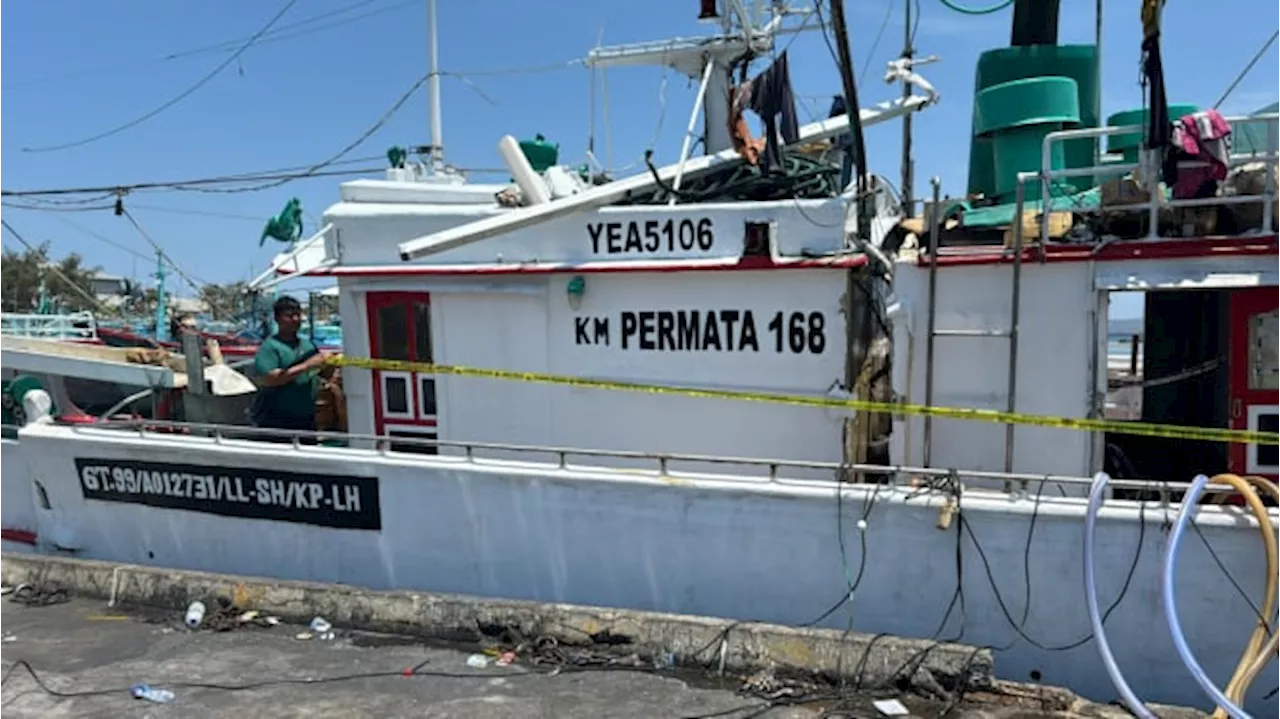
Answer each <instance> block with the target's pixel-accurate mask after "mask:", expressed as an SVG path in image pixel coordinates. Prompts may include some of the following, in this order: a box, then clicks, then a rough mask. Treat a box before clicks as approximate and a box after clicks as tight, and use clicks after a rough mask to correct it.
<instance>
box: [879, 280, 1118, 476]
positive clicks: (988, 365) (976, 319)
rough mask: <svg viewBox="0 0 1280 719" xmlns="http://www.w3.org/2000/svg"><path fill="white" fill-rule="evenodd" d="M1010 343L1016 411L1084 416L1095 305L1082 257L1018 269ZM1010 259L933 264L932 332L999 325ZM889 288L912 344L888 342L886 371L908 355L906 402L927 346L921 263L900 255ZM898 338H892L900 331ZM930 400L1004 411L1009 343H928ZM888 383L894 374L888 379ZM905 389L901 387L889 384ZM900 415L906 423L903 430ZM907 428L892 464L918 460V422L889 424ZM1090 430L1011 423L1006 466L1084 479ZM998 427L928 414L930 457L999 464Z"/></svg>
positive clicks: (949, 462)
mask: <svg viewBox="0 0 1280 719" xmlns="http://www.w3.org/2000/svg"><path fill="white" fill-rule="evenodd" d="M1022 272H1023V275H1022V298H1021V319H1020V323H1019V324H1020V328H1019V332H1020V336H1019V340H1018V380H1017V411H1018V412H1025V413H1028V414H1042V415H1053V416H1058V417H1087V416H1088V415H1089V403H1090V398H1091V395H1092V393H1093V390H1094V378H1093V376H1092V374H1093V373H1092V371H1091V369H1090V364H1091V361H1092V360H1091V358H1090V354H1091V353H1093V352H1096V351H1097V345H1096V344H1095V340H1094V337H1093V332H1092V329H1091V325H1090V323H1091V322H1092V317H1093V310H1094V308H1095V307H1097V298H1096V293H1095V290H1094V288H1093V285H1092V282H1091V268H1090V266H1089V264H1088V263H1082V262H1063V263H1054V264H1045V265H1041V264H1038V263H1035V262H1028V263H1025V264H1024V265H1023V268H1022ZM1012 287H1013V285H1012V267H1011V266H1010V265H976V266H974V265H970V266H949V267H948V266H942V267H939V268H938V287H937V292H938V294H937V298H938V301H937V319H936V327H937V329H938V330H948V329H964V330H975V329H1000V330H1004V329H1008V327H1009V324H1010V320H1011V318H1010V308H1011V307H1012V302H1011V300H1012V297H1011V292H1012ZM894 290H895V295H896V296H897V297H898V298H902V299H904V300H905V302H906V304H907V305H908V306H907V308H906V311H907V312H909V313H910V315H911V322H912V326H913V327H914V329H915V330H916V333H917V341H916V342H914V343H913V344H912V345H910V346H906V345H903V344H902V343H901V342H899V343H898V344H897V346H896V347H895V349H894V365H895V372H896V371H898V367H899V365H901V366H903V367H904V368H905V365H906V363H907V362H908V361H910V362H911V364H912V367H911V387H910V396H909V398H908V400H907V401H908V402H911V403H919V404H923V403H924V401H925V377H926V363H927V343H928V337H927V333H928V320H929V318H928V309H929V294H928V292H929V269H928V267H927V266H925V267H917V266H916V265H915V263H914V262H900V263H899V264H898V267H897V270H896V274H895V288H894ZM899 339H901V337H899ZM934 343H935V350H934V370H933V371H934V397H933V404H934V405H937V406H945V407H966V408H977V409H992V410H1001V411H1003V410H1004V409H1006V401H1007V399H1006V397H1007V394H1008V374H1007V373H1008V368H1009V341H1008V339H1006V338H996V337H987V338H976V337H937V338H936V339H935V340H934ZM895 381H897V380H895ZM895 390H896V391H897V392H899V393H900V394H906V393H907V389H906V387H905V386H904V385H897V386H895ZM907 422H910V427H909V430H908V427H907ZM908 431H909V433H910V443H909V445H903V446H902V447H901V449H900V451H901V452H903V454H901V455H898V456H896V457H895V461H901V462H903V463H907V462H920V461H922V460H923V452H924V420H923V419H922V418H919V417H914V418H911V419H910V420H907V421H904V422H898V423H896V424H895V429H894V432H895V434H899V433H901V434H903V435H904V436H905V434H906V433H907V432H908ZM1091 443H1092V440H1091V439H1090V434H1089V433H1087V432H1080V431H1076V430H1067V429H1055V428H1044V427H1028V426H1018V427H1017V428H1016V429H1015V435H1014V458H1013V459H1014V461H1013V470H1014V471H1015V472H1025V473H1035V474H1045V473H1050V474H1064V475H1073V476H1086V475H1088V474H1090V470H1091V469H1092V466H1091V457H1090V454H1091V450H1090V447H1091ZM1004 447H1005V427H1004V425H1001V424H994V423H986V422H975V421H971V420H946V419H935V420H934V421H933V439H932V456H931V464H932V465H933V466H935V467H956V468H962V469H978V470H991V471H1002V470H1003V469H1004V456H1005V450H1004Z"/></svg>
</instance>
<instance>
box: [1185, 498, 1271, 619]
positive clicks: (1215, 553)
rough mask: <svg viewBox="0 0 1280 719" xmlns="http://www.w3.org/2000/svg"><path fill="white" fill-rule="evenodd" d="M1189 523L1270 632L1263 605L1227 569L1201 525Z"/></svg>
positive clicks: (1210, 555) (1219, 566) (1237, 591)
mask: <svg viewBox="0 0 1280 719" xmlns="http://www.w3.org/2000/svg"><path fill="white" fill-rule="evenodd" d="M1188 524H1190V525H1191V528H1192V529H1194V530H1195V532H1196V536H1197V537H1199V538H1200V541H1201V542H1202V543H1203V544H1204V548H1205V549H1207V550H1209V557H1210V558H1211V559H1213V563H1214V564H1216V565H1218V569H1221V570H1222V573H1223V574H1224V575H1226V577H1227V581H1228V582H1230V583H1231V586H1232V587H1235V590H1236V593H1237V594H1239V595H1240V598H1241V599H1243V600H1244V601H1245V603H1246V604H1248V605H1249V608H1250V609H1252V610H1253V615H1254V616H1255V617H1257V618H1258V621H1260V622H1262V625H1263V626H1264V627H1266V628H1267V631H1268V632H1270V631H1271V622H1270V620H1268V619H1267V618H1266V617H1264V616H1263V615H1262V609H1261V607H1259V606H1258V605H1257V604H1254V603H1253V600H1252V599H1251V598H1249V594H1248V593H1247V592H1245V591H1244V587H1241V586H1240V582H1237V581H1236V578H1235V576H1234V575H1232V574H1231V570H1229V569H1227V565H1226V564H1224V563H1223V562H1222V558H1221V557H1219V556H1218V553H1217V552H1215V551H1214V550H1213V545H1212V544H1209V538H1208V537H1206V536H1204V533H1203V532H1201V531H1200V527H1199V526H1198V525H1197V524H1196V523H1195V522H1194V521H1193V522H1188Z"/></svg>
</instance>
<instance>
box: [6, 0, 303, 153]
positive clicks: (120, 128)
mask: <svg viewBox="0 0 1280 719" xmlns="http://www.w3.org/2000/svg"><path fill="white" fill-rule="evenodd" d="M297 2H298V0H287V1H286V2H285V4H284V6H283V7H281V8H280V10H279V11H278V12H277V13H276V14H275V16H274V17H272V18H271V19H270V20H269V21H267V24H266V25H263V26H262V29H261V30H259V31H258V32H256V33H254V34H253V36H252V37H250V38H249V40H248V41H246V42H245V43H244V44H243V45H241V46H240V48H239V49H238V50H236V51H235V52H233V53H232V54H231V55H230V56H229V57H228V58H227V59H226V60H223V61H222V62H221V63H219V64H218V66H217V67H215V68H214V69H213V70H212V71H211V72H209V73H208V74H207V75H205V76H204V77H202V78H200V79H199V80H197V81H196V82H195V84H193V85H191V86H190V87H188V88H187V89H186V90H183V91H182V92H180V93H178V94H177V95H175V96H174V97H172V98H170V99H169V100H168V101H167V102H165V103H163V104H161V105H160V106H159V107H156V108H155V109H153V110H151V111H150V112H147V113H144V114H142V115H139V116H138V117H135V118H134V119H132V120H129V121H128V122H126V123H124V124H122V125H117V126H115V127H113V128H111V129H109V130H104V131H103V132H99V133H98V134H96V135H91V136H89V137H85V138H81V139H79V140H75V141H72V142H64V143H61V144H58V145H46V146H43V147H24V148H22V151H23V152H53V151H55V150H66V149H68V148H72V147H80V146H82V145H88V144H89V143H92V142H96V141H98V140H102V139H105V138H108V137H111V136H113V135H118V134H119V133H121V132H124V131H125V130H128V129H130V128H133V127H137V126H138V125H141V124H142V123H144V122H146V121H147V120H150V119H151V118H153V117H155V116H156V115H159V114H160V113H162V112H164V111H165V110H168V109H169V108H171V107H173V106H174V105H177V104H178V103H179V102H181V101H183V100H185V99H186V98H188V97H190V96H191V95H192V94H194V93H195V92H196V91H197V90H199V89H200V88H202V87H204V86H205V85H206V84H208V83H209V81H211V80H213V78H215V77H217V76H218V75H219V74H221V72H222V71H223V70H225V69H227V67H229V66H230V65H231V63H233V62H235V61H236V60H237V59H239V58H240V56H241V55H243V54H244V53H245V51H246V50H248V49H249V48H250V47H252V46H253V45H254V44H255V43H256V42H257V41H258V40H259V38H261V37H262V36H263V35H264V34H266V32H267V31H268V30H270V29H271V28H272V26H274V25H275V24H276V22H278V21H279V20H280V18H282V17H284V15H285V13H287V12H289V10H290V9H291V8H292V7H293V6H294V5H296V4H297Z"/></svg>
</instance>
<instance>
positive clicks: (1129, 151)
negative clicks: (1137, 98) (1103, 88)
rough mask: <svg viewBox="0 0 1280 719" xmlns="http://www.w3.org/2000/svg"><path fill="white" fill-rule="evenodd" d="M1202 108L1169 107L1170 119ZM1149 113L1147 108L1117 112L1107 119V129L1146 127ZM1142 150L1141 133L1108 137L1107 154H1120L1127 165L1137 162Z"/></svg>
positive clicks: (1193, 106)
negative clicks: (1134, 126)
mask: <svg viewBox="0 0 1280 719" xmlns="http://www.w3.org/2000/svg"><path fill="white" fill-rule="evenodd" d="M1199 111H1200V108H1199V107H1197V106H1195V105H1189V104H1181V105H1170V106H1169V119H1170V120H1177V119H1178V118H1180V117H1182V116H1183V115H1190V114H1191V113H1193V112H1199ZM1147 117H1148V113H1147V110H1146V108H1141V107H1140V108H1137V109H1134V110H1124V111H1123V112H1117V113H1115V114H1113V115H1111V116H1110V117H1108V118H1107V127H1124V126H1126V125H1140V126H1143V127H1145V126H1146V124H1147ZM1141 149H1142V133H1141V132H1124V133H1120V134H1119V135H1110V136H1108V137H1107V152H1118V153H1120V154H1121V155H1123V156H1124V161H1125V162H1126V163H1130V162H1137V161H1138V153H1139V151H1140V150H1141Z"/></svg>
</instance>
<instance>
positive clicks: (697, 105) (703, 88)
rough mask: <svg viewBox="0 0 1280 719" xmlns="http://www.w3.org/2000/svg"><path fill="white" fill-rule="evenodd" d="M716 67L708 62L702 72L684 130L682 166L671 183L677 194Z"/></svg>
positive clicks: (678, 168)
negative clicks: (695, 128) (700, 81)
mask: <svg viewBox="0 0 1280 719" xmlns="http://www.w3.org/2000/svg"><path fill="white" fill-rule="evenodd" d="M715 67H716V64H715V61H714V60H707V67H706V69H705V70H703V71H702V84H701V85H698V96H697V97H696V98H694V101H693V110H692V111H691V112H690V113H689V125H688V126H687V127H686V128H685V130H684V142H683V143H681V145H680V164H679V165H678V166H677V167H676V179H675V180H672V182H671V187H672V188H673V189H675V190H676V191H677V192H678V191H679V190H680V183H681V182H683V181H684V164H685V162H687V161H688V160H689V151H690V150H691V149H692V148H693V127H694V125H697V124H698V113H699V112H700V111H701V110H702V103H703V101H704V100H705V99H706V97H707V83H709V82H711V73H712V72H713V71H714V70H715ZM668 204H672V205H674V204H676V194H675V193H673V194H672V195H671V202H670V203H668Z"/></svg>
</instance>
